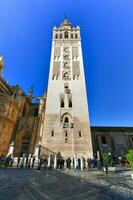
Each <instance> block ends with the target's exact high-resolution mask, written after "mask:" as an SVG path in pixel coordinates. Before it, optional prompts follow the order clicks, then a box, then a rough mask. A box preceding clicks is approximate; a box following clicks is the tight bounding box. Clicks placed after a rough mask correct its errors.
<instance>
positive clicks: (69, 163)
mask: <svg viewBox="0 0 133 200" xmlns="http://www.w3.org/2000/svg"><path fill="white" fill-rule="evenodd" d="M66 167H67V169H71V158H70V157H68V158H67V159H66Z"/></svg>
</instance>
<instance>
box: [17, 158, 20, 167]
mask: <svg viewBox="0 0 133 200" xmlns="http://www.w3.org/2000/svg"><path fill="white" fill-rule="evenodd" d="M20 160H21V157H20V156H19V157H18V159H17V167H19V163H20Z"/></svg>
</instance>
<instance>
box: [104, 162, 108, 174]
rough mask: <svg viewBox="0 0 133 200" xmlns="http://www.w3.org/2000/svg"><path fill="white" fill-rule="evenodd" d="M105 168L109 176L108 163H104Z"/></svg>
mask: <svg viewBox="0 0 133 200" xmlns="http://www.w3.org/2000/svg"><path fill="white" fill-rule="evenodd" d="M104 168H105V172H106V174H108V163H107V162H104Z"/></svg>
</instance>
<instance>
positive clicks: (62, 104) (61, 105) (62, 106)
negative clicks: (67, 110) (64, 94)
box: [60, 98, 65, 108]
mask: <svg viewBox="0 0 133 200" xmlns="http://www.w3.org/2000/svg"><path fill="white" fill-rule="evenodd" d="M64 106H65V104H64V99H63V98H62V99H61V103H60V107H61V108H64Z"/></svg>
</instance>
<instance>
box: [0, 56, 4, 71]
mask: <svg viewBox="0 0 133 200" xmlns="http://www.w3.org/2000/svg"><path fill="white" fill-rule="evenodd" d="M3 67H4V59H3V56H0V73H1V72H2V70H3Z"/></svg>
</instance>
